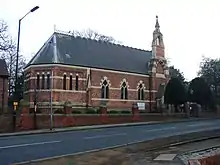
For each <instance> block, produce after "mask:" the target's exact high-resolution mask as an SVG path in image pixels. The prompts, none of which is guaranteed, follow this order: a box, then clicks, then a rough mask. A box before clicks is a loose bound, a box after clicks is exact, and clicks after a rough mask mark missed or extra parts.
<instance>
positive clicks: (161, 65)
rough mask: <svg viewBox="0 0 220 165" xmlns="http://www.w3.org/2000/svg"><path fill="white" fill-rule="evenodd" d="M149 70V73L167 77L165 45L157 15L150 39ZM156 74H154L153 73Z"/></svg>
mask: <svg viewBox="0 0 220 165" xmlns="http://www.w3.org/2000/svg"><path fill="white" fill-rule="evenodd" d="M149 68H150V70H149V71H150V72H151V74H152V73H154V74H157V75H158V74H159V75H160V77H164V78H167V77H168V75H169V70H168V67H167V60H166V58H165V47H164V41H163V34H162V33H161V31H160V24H159V21H158V16H156V24H155V30H154V32H153V41H152V58H151V60H150V66H149ZM155 76H156V75H155Z"/></svg>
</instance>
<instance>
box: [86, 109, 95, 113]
mask: <svg viewBox="0 0 220 165" xmlns="http://www.w3.org/2000/svg"><path fill="white" fill-rule="evenodd" d="M86 113H87V114H97V111H96V110H95V109H87V110H86Z"/></svg>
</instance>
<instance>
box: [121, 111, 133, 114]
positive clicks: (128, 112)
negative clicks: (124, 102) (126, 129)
mask: <svg viewBox="0 0 220 165" xmlns="http://www.w3.org/2000/svg"><path fill="white" fill-rule="evenodd" d="M120 113H121V114H130V113H131V111H129V110H122V111H121V112H120Z"/></svg>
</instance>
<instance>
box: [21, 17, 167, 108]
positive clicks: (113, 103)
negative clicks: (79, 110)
mask: <svg viewBox="0 0 220 165" xmlns="http://www.w3.org/2000/svg"><path fill="white" fill-rule="evenodd" d="M151 46H152V47H151V50H150V51H147V50H141V49H137V48H132V47H128V46H123V45H120V44H113V43H108V42H104V41H96V40H92V39H86V38H82V37H74V36H73V35H71V34H70V33H64V32H60V31H55V32H54V33H53V34H52V36H51V37H50V38H49V39H48V40H47V41H46V43H45V44H44V45H43V46H42V47H41V49H40V50H39V51H38V52H37V53H36V55H35V56H34V57H33V58H32V59H31V60H30V62H29V63H28V64H27V66H26V68H25V70H24V72H25V84H26V85H25V87H26V88H25V91H24V96H25V98H27V99H28V101H29V103H30V105H33V104H34V100H35V98H36V95H37V101H38V102H39V103H42V104H45V105H50V103H51V102H52V104H53V106H55V105H62V104H64V103H65V102H69V103H71V104H72V105H73V106H74V105H77V106H79V105H80V106H89V107H99V106H100V105H102V104H105V105H106V106H107V107H108V108H114V109H124V108H126V109H128V108H129V109H130V108H131V107H132V104H133V103H142V105H144V106H145V109H146V110H147V111H153V109H154V107H155V106H156V102H157V100H158V99H161V98H162V97H163V91H164V86H165V85H166V83H167V82H168V80H169V70H168V66H167V60H166V57H165V50H164V42H163V34H162V33H161V31H160V25H159V22H158V17H156V25H155V30H154V32H153V37H152V45H151ZM143 103H144V104H143Z"/></svg>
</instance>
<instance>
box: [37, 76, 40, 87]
mask: <svg viewBox="0 0 220 165" xmlns="http://www.w3.org/2000/svg"><path fill="white" fill-rule="evenodd" d="M37 89H40V75H39V74H37Z"/></svg>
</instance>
